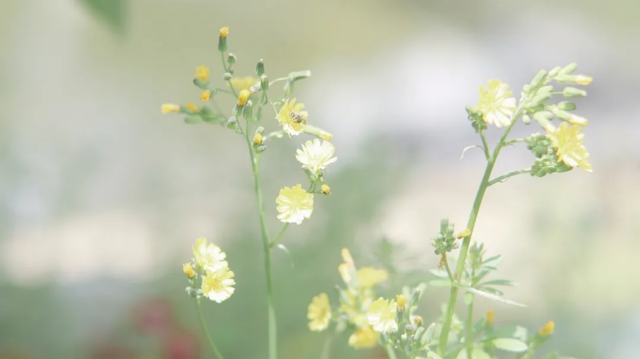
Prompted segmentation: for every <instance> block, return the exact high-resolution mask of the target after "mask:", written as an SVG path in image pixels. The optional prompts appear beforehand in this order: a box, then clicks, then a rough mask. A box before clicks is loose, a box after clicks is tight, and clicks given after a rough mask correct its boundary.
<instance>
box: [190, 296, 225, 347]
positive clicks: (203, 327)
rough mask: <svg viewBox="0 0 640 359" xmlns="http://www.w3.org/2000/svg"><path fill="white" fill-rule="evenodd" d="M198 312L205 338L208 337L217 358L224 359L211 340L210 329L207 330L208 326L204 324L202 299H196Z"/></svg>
mask: <svg viewBox="0 0 640 359" xmlns="http://www.w3.org/2000/svg"><path fill="white" fill-rule="evenodd" d="M196 310H197V311H198V319H200V325H201V326H202V330H203V331H204V334H205V336H206V337H207V341H208V342H209V345H210V346H211V349H213V353H214V354H215V356H216V358H219V359H222V354H220V350H218V347H217V346H216V343H214V342H213V339H211V334H209V329H207V325H206V324H205V323H204V318H203V317H202V309H200V298H196Z"/></svg>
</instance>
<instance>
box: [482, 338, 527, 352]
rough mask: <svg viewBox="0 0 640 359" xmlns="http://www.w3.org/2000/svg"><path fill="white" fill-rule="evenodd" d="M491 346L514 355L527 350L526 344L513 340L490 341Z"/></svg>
mask: <svg viewBox="0 0 640 359" xmlns="http://www.w3.org/2000/svg"><path fill="white" fill-rule="evenodd" d="M491 343H493V345H494V346H495V347H496V348H498V349H502V350H506V351H509V352H514V353H521V352H523V351H526V350H527V348H528V347H527V343H525V342H522V341H520V340H518V339H513V338H498V339H494V340H492V341H491Z"/></svg>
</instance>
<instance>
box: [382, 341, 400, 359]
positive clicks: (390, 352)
mask: <svg viewBox="0 0 640 359" xmlns="http://www.w3.org/2000/svg"><path fill="white" fill-rule="evenodd" d="M384 349H385V350H386V351H387V357H388V358H389V359H398V357H396V352H395V350H393V347H392V346H391V344H387V346H385V347H384Z"/></svg>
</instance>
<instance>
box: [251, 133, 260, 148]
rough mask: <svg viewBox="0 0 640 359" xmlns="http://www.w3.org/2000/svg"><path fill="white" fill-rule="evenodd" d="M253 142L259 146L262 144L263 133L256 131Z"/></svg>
mask: <svg viewBox="0 0 640 359" xmlns="http://www.w3.org/2000/svg"><path fill="white" fill-rule="evenodd" d="M253 144H254V145H256V146H258V145H261V144H262V134H261V133H256V134H255V135H253Z"/></svg>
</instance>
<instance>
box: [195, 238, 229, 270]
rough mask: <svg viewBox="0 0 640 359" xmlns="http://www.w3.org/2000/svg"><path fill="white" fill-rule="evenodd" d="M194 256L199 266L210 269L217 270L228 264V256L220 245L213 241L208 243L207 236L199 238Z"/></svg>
mask: <svg viewBox="0 0 640 359" xmlns="http://www.w3.org/2000/svg"><path fill="white" fill-rule="evenodd" d="M193 257H194V259H195V261H196V266H197V267H198V268H202V269H206V270H208V271H216V270H218V269H221V268H226V267H227V266H228V264H227V262H226V261H225V258H226V257H227V255H226V253H224V252H223V251H222V250H221V249H220V247H218V246H216V245H215V244H213V243H208V242H207V239H206V238H198V239H197V240H196V244H195V245H194V246H193Z"/></svg>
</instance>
